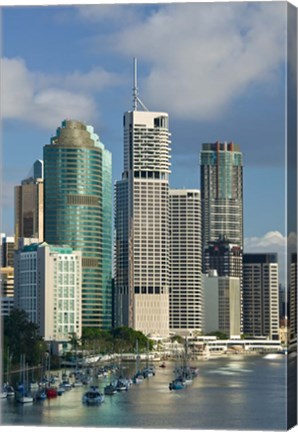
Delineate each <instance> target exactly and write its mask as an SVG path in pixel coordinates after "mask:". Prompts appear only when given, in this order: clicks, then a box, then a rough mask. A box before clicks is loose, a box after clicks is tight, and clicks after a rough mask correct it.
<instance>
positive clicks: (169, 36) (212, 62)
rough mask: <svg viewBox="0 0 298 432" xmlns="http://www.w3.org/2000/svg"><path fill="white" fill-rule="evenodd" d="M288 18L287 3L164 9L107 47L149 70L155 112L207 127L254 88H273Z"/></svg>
mask: <svg viewBox="0 0 298 432" xmlns="http://www.w3.org/2000/svg"><path fill="white" fill-rule="evenodd" d="M285 11H286V7H285V5H284V4H281V3H277V4H272V3H271V4H269V3H259V4H249V5H247V4H241V3H239V4H237V3H235V4H233V3H228V4H210V3H207V4H204V3H202V4H199V3H197V4H191V3H189V4H171V5H165V6H161V7H159V8H158V9H157V10H155V12H152V13H151V14H148V15H147V16H146V17H145V18H144V19H143V20H141V19H139V20H136V21H135V22H134V23H131V24H130V25H128V26H126V27H125V28H123V29H121V30H120V31H118V33H114V34H110V35H109V36H108V37H106V38H104V43H105V46H106V47H107V48H108V49H111V50H114V51H115V52H117V53H119V54H122V55H129V56H130V57H133V56H137V57H138V58H139V59H140V61H141V62H142V61H143V62H146V63H147V64H148V65H149V68H150V72H149V74H148V76H147V77H146V79H144V80H143V82H142V83H141V93H142V95H141V96H142V99H143V100H145V102H146V105H148V106H149V107H150V108H151V107H152V109H155V107H159V109H168V107H170V109H171V113H172V114H175V115H176V116H179V117H185V118H186V117H187V118H193V119H202V120H208V119H210V118H214V116H216V115H218V114H220V112H221V111H222V110H224V109H225V108H226V107H227V106H228V105H229V104H230V103H231V101H233V100H234V98H236V97H238V96H239V95H241V94H243V92H245V91H247V90H248V89H249V87H250V86H251V85H257V84H259V83H263V82H267V83H268V82H270V81H271V80H273V81H271V83H272V84H274V77H275V75H276V74H277V73H278V72H277V71H278V68H279V66H280V63H281V62H282V61H284V60H285V58H284V55H285V51H284V47H285V46H284V43H285ZM97 42H98V41H97Z"/></svg>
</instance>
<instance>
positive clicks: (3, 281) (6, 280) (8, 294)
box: [0, 267, 14, 316]
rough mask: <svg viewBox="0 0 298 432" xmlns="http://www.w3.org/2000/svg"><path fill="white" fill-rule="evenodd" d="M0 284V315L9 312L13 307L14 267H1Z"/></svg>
mask: <svg viewBox="0 0 298 432" xmlns="http://www.w3.org/2000/svg"><path fill="white" fill-rule="evenodd" d="M0 286H1V316H6V315H9V314H10V311H11V310H12V308H13V307H14V268H13V267H1V269H0Z"/></svg>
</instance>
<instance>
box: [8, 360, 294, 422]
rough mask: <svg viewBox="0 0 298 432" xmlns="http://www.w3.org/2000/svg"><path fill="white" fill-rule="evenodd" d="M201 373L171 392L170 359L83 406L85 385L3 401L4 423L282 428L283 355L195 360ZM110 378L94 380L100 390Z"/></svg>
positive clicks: (283, 395) (284, 367)
mask: <svg viewBox="0 0 298 432" xmlns="http://www.w3.org/2000/svg"><path fill="white" fill-rule="evenodd" d="M196 365H197V366H198V367H199V376H198V377H197V378H195V380H194V381H193V383H192V384H191V385H190V386H189V387H187V389H185V390H179V391H170V390H169V387H168V384H169V382H170V381H171V380H172V379H173V367H174V364H173V363H170V362H168V363H167V367H166V368H165V369H162V368H159V367H158V365H157V368H156V369H157V371H156V375H155V376H154V377H151V378H147V379H146V380H144V381H143V383H142V384H138V385H133V386H131V387H130V389H129V390H128V391H127V392H122V393H117V394H116V395H114V396H106V397H105V401H104V403H103V404H102V405H100V406H96V407H94V406H85V405H83V404H82V395H83V393H84V392H85V391H86V388H84V387H81V388H74V389H72V390H70V391H68V392H65V394H64V395H63V396H60V397H57V398H56V399H50V400H45V401H43V402H37V403H34V404H30V405H20V404H17V403H16V402H15V401H14V400H9V399H4V400H1V411H2V418H1V424H2V425H15V426H17V425H37V426H62V427H63V426H71V427H104V428H107V427H113V428H150V429H164V428H165V429H204V430H205V429H224V430H226V429H235V430H244V429H248V430H265V429H267V430H285V429H286V356H280V358H278V359H273V360H269V359H266V358H263V357H261V356H238V355H237V356H236V355H235V356H232V357H221V358H214V359H212V358H211V359H209V360H207V361H203V360H202V361H199V362H197V364H196ZM107 381H108V378H106V379H100V380H98V385H99V388H100V389H102V390H103V388H104V386H105V385H106V383H107Z"/></svg>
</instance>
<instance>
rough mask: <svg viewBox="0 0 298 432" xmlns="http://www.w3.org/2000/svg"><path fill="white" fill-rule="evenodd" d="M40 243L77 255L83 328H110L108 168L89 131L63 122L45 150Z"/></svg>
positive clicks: (107, 159) (103, 151)
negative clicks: (64, 246) (63, 247)
mask: <svg viewBox="0 0 298 432" xmlns="http://www.w3.org/2000/svg"><path fill="white" fill-rule="evenodd" d="M44 176H45V200H44V202H45V240H46V241H47V242H48V243H50V244H57V245H61V244H67V245H69V246H70V247H71V248H73V249H74V250H78V251H81V252H82V278H83V279H82V323H83V326H85V327H98V328H103V329H109V328H110V327H111V323H112V316H111V314H112V167H111V153H110V152H109V151H108V150H106V149H105V147H104V145H103V144H102V143H101V141H100V139H99V137H98V135H97V134H95V133H94V130H93V127H92V126H88V125H85V124H83V123H82V122H79V121H74V120H65V121H63V122H62V125H61V127H59V128H58V129H57V133H56V136H55V137H53V138H52V139H51V144H49V145H46V146H45V147H44Z"/></svg>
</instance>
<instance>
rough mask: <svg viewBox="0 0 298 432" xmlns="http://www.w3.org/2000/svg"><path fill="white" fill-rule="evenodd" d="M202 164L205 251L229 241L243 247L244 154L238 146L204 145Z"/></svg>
mask: <svg viewBox="0 0 298 432" xmlns="http://www.w3.org/2000/svg"><path fill="white" fill-rule="evenodd" d="M200 164H201V206H202V248H203V270H204V271H205V249H206V248H207V247H208V246H209V242H216V241H217V240H219V239H222V238H225V239H226V240H228V241H229V242H230V243H232V244H236V245H238V246H240V247H241V248H243V155H242V153H241V152H240V147H239V145H237V144H234V143H220V142H216V143H213V144H203V145H202V151H201V154H200Z"/></svg>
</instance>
